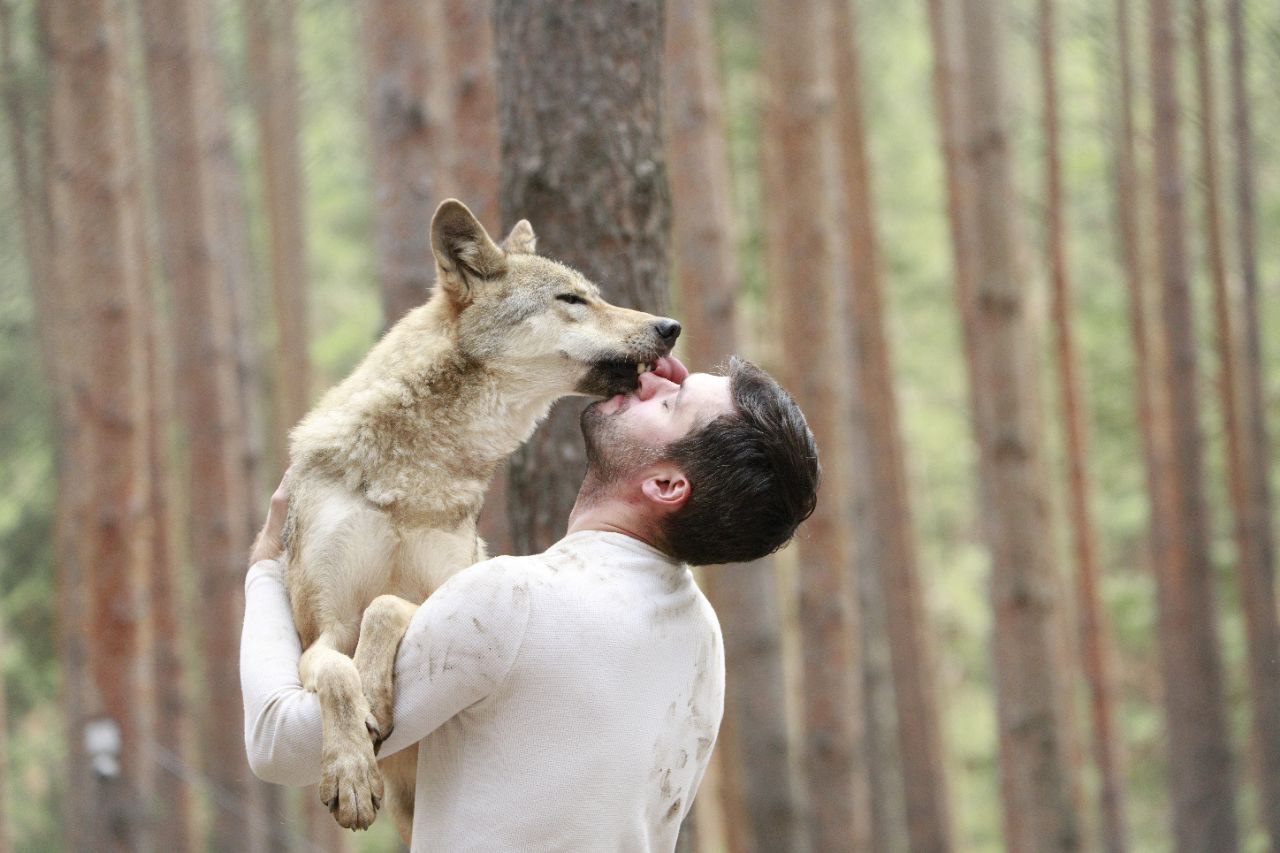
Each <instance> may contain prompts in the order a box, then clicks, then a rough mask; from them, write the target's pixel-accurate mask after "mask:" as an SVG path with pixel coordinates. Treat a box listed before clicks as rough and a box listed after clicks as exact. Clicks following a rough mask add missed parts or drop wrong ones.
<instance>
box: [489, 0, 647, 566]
mask: <svg viewBox="0 0 1280 853" xmlns="http://www.w3.org/2000/svg"><path fill="white" fill-rule="evenodd" d="M494 25H495V29H494V35H495V44H496V45H497V50H498V69H499V71H498V74H499V81H500V86H499V92H500V96H501V97H500V107H499V113H500V128H501V138H502V164H503V173H502V185H501V193H500V196H501V202H502V219H503V221H504V222H514V221H515V220H517V219H520V218H521V217H527V218H528V219H530V220H531V221H532V222H533V226H534V229H535V230H536V231H537V233H538V249H539V251H540V252H542V253H544V254H546V255H547V256H549V257H552V258H555V259H557V260H559V261H563V262H564V263H567V264H569V265H570V266H573V267H575V268H577V269H578V270H580V271H581V272H582V273H583V275H585V276H586V277H587V278H588V279H590V280H592V281H594V282H595V283H597V284H598V285H600V288H601V291H602V293H603V294H604V297H605V298H606V299H608V300H609V301H610V302H613V303H615V304H620V305H625V306H627V307H632V308H639V309H643V310H646V311H650V312H655V313H659V314H661V313H664V312H665V311H666V307H667V274H668V262H667V234H668V225H669V216H670V214H669V200H668V197H667V180H666V163H665V158H664V156H663V151H662V116H661V106H660V105H661V101H662V77H661V60H662V5H661V3H658V2H654V0H650V2H646V3H622V2H616V3H588V2H586V1H585V0H572V2H564V0H561V2H552V0H498V2H495V4H494ZM582 45H591V49H590V50H583V49H582V48H581V46H582ZM582 405H583V404H582V402H581V400H577V399H574V398H569V399H567V400H563V401H561V402H560V403H559V404H557V405H556V406H555V407H554V408H553V409H552V411H551V415H550V417H548V418H547V421H546V422H545V423H543V425H542V426H541V427H540V428H539V429H538V431H537V432H536V433H535V434H534V436H533V438H532V439H531V440H530V441H529V442H528V443H527V444H526V445H525V446H524V447H523V448H522V449H521V450H519V451H517V453H516V455H515V457H514V458H513V459H512V462H511V465H510V467H509V480H508V494H507V508H508V512H509V514H510V519H511V526H512V535H513V540H514V541H513V545H514V548H513V550H514V551H515V552H517V553H532V552H536V551H540V550H542V549H544V548H546V547H547V546H548V545H550V544H551V543H553V542H555V541H556V540H558V539H560V537H561V536H563V535H564V529H565V521H566V519H567V518H568V515H569V510H570V508H571V507H572V506H573V501H574V498H575V497H576V496H577V492H578V486H579V485H580V483H581V482H582V474H583V472H584V471H585V469H586V462H585V453H584V450H583V447H582V440H581V438H580V435H579V429H578V414H579V412H580V411H581V409H582Z"/></svg>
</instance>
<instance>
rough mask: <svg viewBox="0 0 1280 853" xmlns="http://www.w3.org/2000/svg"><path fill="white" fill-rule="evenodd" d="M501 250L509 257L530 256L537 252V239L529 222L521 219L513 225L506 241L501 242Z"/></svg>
mask: <svg viewBox="0 0 1280 853" xmlns="http://www.w3.org/2000/svg"><path fill="white" fill-rule="evenodd" d="M502 248H504V249H506V250H507V253H508V254H511V255H532V254H533V253H534V252H536V251H537V250H538V237H537V235H535V234H534V233H533V226H532V225H530V224H529V220H527V219H521V220H520V221H519V222H517V223H516V224H515V227H514V228H512V229H511V233H510V234H508V235H507V239H505V240H503V241H502Z"/></svg>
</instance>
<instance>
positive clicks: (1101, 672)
mask: <svg viewBox="0 0 1280 853" xmlns="http://www.w3.org/2000/svg"><path fill="white" fill-rule="evenodd" d="M1039 7H1040V8H1039V19H1040V20H1039V24H1040V27H1039V29H1040V75H1041V84H1042V87H1043V97H1044V113H1043V122H1044V136H1045V157H1044V168H1045V213H1046V217H1047V220H1048V221H1047V223H1046V230H1047V238H1048V239H1047V241H1046V242H1047V245H1048V254H1049V258H1048V261H1049V281H1050V289H1051V291H1052V302H1053V323H1054V327H1055V330H1056V332H1057V336H1056V341H1055V343H1056V352H1057V361H1058V390H1059V394H1060V395H1061V406H1062V408H1061V412H1062V421H1063V431H1064V432H1065V437H1066V443H1065V447H1066V457H1067V493H1068V495H1067V496H1068V505H1069V517H1070V520H1071V529H1072V537H1073V544H1074V549H1073V557H1074V559H1075V570H1076V571H1075V576H1076V608H1075V610H1076V617H1077V625H1078V630H1079V634H1078V642H1079V644H1080V651H1081V657H1082V659H1083V660H1082V668H1083V670H1084V675H1085V680H1086V681H1087V682H1088V684H1089V692H1090V695H1091V699H1092V701H1091V703H1090V713H1091V720H1092V734H1093V758H1094V763H1095V765H1096V767H1097V770H1098V775H1099V777H1100V780H1101V784H1100V785H1099V799H1100V814H1101V824H1102V825H1101V830H1102V832H1101V835H1102V840H1103V847H1104V848H1105V849H1106V850H1108V851H1111V853H1120V851H1123V850H1124V849H1125V846H1126V844H1125V835H1126V832H1127V830H1126V824H1127V821H1126V818H1125V805H1124V769H1123V762H1122V756H1121V753H1120V746H1119V744H1118V742H1117V741H1116V737H1115V725H1114V721H1113V716H1114V715H1113V710H1112V705H1113V700H1112V689H1111V663H1110V659H1109V658H1110V654H1111V649H1110V636H1111V632H1110V630H1109V626H1108V624H1107V620H1106V614H1105V613H1104V611H1103V609H1102V603H1101V601H1100V600H1099V596H1098V545H1097V537H1096V535H1095V533H1094V527H1093V517H1092V507H1091V505H1090V500H1089V471H1088V467H1089V466H1088V461H1089V458H1090V451H1089V445H1088V430H1087V428H1086V424H1085V414H1084V412H1083V411H1082V404H1081V396H1082V395H1081V390H1080V384H1081V383H1080V378H1079V374H1078V369H1079V368H1078V359H1077V354H1076V342H1075V330H1074V321H1073V319H1072V309H1071V283H1070V279H1069V276H1068V271H1067V243H1066V239H1067V235H1066V228H1065V225H1064V218H1065V209H1066V204H1065V201H1064V198H1063V187H1062V154H1061V143H1060V134H1059V129H1058V76H1057V75H1058V71H1057V65H1058V59H1057V38H1058V36H1057V23H1056V20H1055V12H1054V3H1053V0H1040V3H1039ZM1068 683H1069V682H1068Z"/></svg>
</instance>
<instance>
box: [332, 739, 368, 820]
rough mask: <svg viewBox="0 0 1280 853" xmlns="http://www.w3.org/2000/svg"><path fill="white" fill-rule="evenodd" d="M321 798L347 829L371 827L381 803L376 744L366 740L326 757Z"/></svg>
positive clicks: (335, 817)
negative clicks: (374, 754)
mask: <svg viewBox="0 0 1280 853" xmlns="http://www.w3.org/2000/svg"><path fill="white" fill-rule="evenodd" d="M320 770H321V773H320V801H321V802H322V803H324V804H325V805H326V806H328V807H329V811H330V812H332V813H333V817H334V820H336V821H337V822H338V823H339V824H341V825H342V826H344V827H346V828H347V829H368V828H369V825H370V824H372V823H373V819H374V818H375V817H377V814H378V809H379V807H381V806H382V774H381V773H380V772H379V771H378V762H377V761H376V760H375V759H374V756H373V746H372V745H371V744H370V743H369V742H368V741H364V742H362V743H359V744H358V745H356V744H353V745H352V746H350V747H348V748H347V749H344V750H340V751H334V752H333V753H331V754H328V755H326V756H325V757H324V761H323V763H322V764H321V768H320Z"/></svg>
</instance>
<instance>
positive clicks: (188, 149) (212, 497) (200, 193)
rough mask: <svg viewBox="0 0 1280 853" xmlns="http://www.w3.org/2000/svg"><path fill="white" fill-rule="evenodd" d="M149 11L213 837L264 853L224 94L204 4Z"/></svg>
mask: <svg viewBox="0 0 1280 853" xmlns="http://www.w3.org/2000/svg"><path fill="white" fill-rule="evenodd" d="M142 12H143V14H142V16H141V17H142V32H143V38H144V41H145V45H146V60H147V89H148V93H149V96H150V102H151V109H150V111H149V117H150V127H151V145H152V152H151V153H152V155H153V160H154V163H155V188H156V210H157V212H158V214H159V215H158V220H159V222H158V224H159V229H158V231H159V236H160V246H161V255H162V258H163V261H164V271H165V278H166V279H167V281H168V284H169V291H170V294H171V298H172V304H173V320H172V322H173V335H172V343H173V344H174V346H175V348H176V350H175V352H176V356H175V359H174V363H175V367H176V371H177V377H178V383H177V387H178V397H177V408H178V415H179V418H180V420H181V422H182V424H183V428H184V433H185V436H186V449H187V473H188V475H187V482H189V483H190V484H192V488H191V489H190V490H189V491H188V493H187V500H186V506H187V508H188V513H189V518H188V523H187V529H188V531H189V547H190V549H191V559H192V564H193V565H194V566H195V570H196V575H197V578H198V588H199V598H200V613H201V616H202V620H203V627H204V637H203V642H202V644H201V651H202V656H203V658H204V682H205V684H206V686H207V691H208V692H207V695H206V696H205V697H204V703H203V705H204V708H205V710H206V712H205V714H204V715H203V719H202V723H203V726H202V728H203V731H202V735H201V740H202V742H203V744H204V746H205V758H204V764H205V769H206V772H207V774H208V776H209V777H210V779H212V780H213V783H214V784H215V785H217V786H218V788H220V789H221V791H222V792H223V793H224V795H227V796H229V797H231V798H232V799H234V800H237V801H239V804H240V805H239V806H238V808H237V809H236V810H230V809H227V808H225V807H224V808H215V809H214V810H213V812H212V813H211V817H212V827H211V828H212V836H211V838H212V844H213V845H214V847H215V848H217V849H230V848H231V847H234V846H239V847H247V848H248V849H262V848H263V847H264V846H265V844H266V834H267V832H266V823H265V820H264V817H265V816H264V815H263V814H262V812H261V811H260V809H261V808H262V803H261V802H260V798H259V797H258V796H257V794H258V793H259V791H260V786H258V785H257V783H256V782H255V780H254V779H253V777H252V775H251V773H250V771H249V766H248V763H247V762H246V760H245V758H244V747H243V743H242V736H241V732H239V731H238V730H237V729H236V727H234V726H228V725H227V724H226V721H227V720H230V719H236V718H237V717H238V716H239V715H240V714H241V713H242V709H241V701H240V679H239V666H238V660H239V652H238V650H239V631H238V620H237V618H236V616H237V614H238V613H240V612H241V610H242V608H243V602H242V600H241V597H242V591H241V581H242V578H243V568H244V567H243V563H244V554H245V552H246V550H247V548H248V545H249V540H248V530H247V525H246V524H245V523H244V510H243V507H245V506H246V505H247V504H248V502H249V499H250V496H251V494H252V490H251V489H250V488H249V483H248V481H247V479H246V476H245V474H246V471H245V468H244V462H243V457H244V446H245V441H244V431H245V428H246V425H245V419H244V412H243V410H242V408H241V405H240V402H241V400H240V394H239V383H238V377H237V368H238V364H237V358H238V353H237V351H236V346H235V333H234V330H233V327H232V322H233V319H234V318H233V315H232V310H231V305H230V303H229V299H228V295H229V294H228V291H227V289H226V285H225V280H224V278H223V274H222V273H221V271H220V269H219V266H220V263H221V261H222V260H223V258H222V253H221V252H220V251H219V247H218V232H217V230H216V224H217V214H218V207H217V203H218V191H217V182H218V178H219V176H218V164H217V161H216V160H215V156H214V155H215V154H216V150H215V149H213V148H212V147H211V146H210V145H209V143H210V141H211V140H212V139H213V137H214V127H215V124H216V120H215V119H214V118H213V114H212V111H211V107H212V106H213V101H212V99H211V97H210V95H211V90H212V88H213V87H214V86H216V85H217V84H218V81H217V78H216V62H215V58H214V56H213V52H212V48H213V43H212V39H211V37H210V31H211V26H212V20H211V16H210V9H209V7H208V6H207V4H206V3H205V2H204V0H175V2H168V0H143V2H142ZM165 639H166V640H168V641H170V642H172V641H173V640H174V639H176V638H165ZM162 747H163V748H166V749H167V748H168V745H162ZM246 810H247V811H248V814H246V813H244V812H245V811H246ZM170 849H180V848H170Z"/></svg>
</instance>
